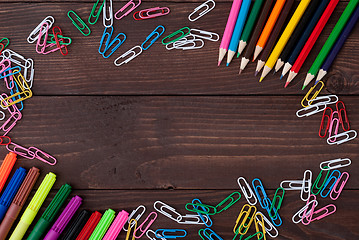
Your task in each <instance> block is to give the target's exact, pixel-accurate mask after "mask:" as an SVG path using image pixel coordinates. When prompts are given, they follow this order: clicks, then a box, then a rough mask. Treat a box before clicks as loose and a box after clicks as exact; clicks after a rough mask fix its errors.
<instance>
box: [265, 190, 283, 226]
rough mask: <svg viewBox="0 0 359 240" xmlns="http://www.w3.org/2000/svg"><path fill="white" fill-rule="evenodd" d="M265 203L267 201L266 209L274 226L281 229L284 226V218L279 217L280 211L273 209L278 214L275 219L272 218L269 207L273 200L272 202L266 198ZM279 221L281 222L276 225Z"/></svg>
mask: <svg viewBox="0 0 359 240" xmlns="http://www.w3.org/2000/svg"><path fill="white" fill-rule="evenodd" d="M263 201H265V202H266V203H267V205H268V207H267V208H265V210H267V213H268V215H269V218H270V220H271V221H272V223H273V225H274V226H276V227H279V226H280V225H282V223H283V221H282V218H281V217H280V216H279V213H278V211H277V209H276V208H275V207H273V210H274V212H276V213H277V214H276V215H275V217H274V218H272V217H271V215H270V208H269V206H270V205H271V200H270V199H269V198H268V197H266V198H265V199H264V200H263ZM277 220H278V221H279V223H276V221H277Z"/></svg>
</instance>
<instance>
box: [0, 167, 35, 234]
mask: <svg viewBox="0 0 359 240" xmlns="http://www.w3.org/2000/svg"><path fill="white" fill-rule="evenodd" d="M39 175H40V170H39V169H38V168H36V167H32V168H31V169H30V170H29V172H28V173H27V175H26V177H25V180H24V182H23V183H22V184H21V186H20V189H19V191H18V192H17V194H16V196H15V198H14V201H12V203H11V205H10V207H9V210H7V212H6V215H5V218H4V220H3V221H2V222H1V225H0V240H4V239H5V238H6V236H7V234H8V233H9V231H10V229H11V227H12V225H13V224H14V222H15V220H16V218H17V216H18V215H19V213H20V211H21V209H22V207H23V206H24V204H25V202H26V199H27V197H28V196H29V194H30V192H31V190H32V188H33V187H34V185H35V183H36V180H37V178H38V177H39Z"/></svg>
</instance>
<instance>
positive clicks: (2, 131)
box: [0, 93, 22, 136]
mask: <svg viewBox="0 0 359 240" xmlns="http://www.w3.org/2000/svg"><path fill="white" fill-rule="evenodd" d="M7 97H8V96H7V95H6V94H5V93H3V94H1V96H0V99H1V102H4V98H7ZM10 101H11V100H10ZM0 106H1V105H0ZM1 108H3V109H4V110H5V109H7V110H8V111H9V113H10V117H9V118H8V119H6V121H5V122H4V123H3V124H2V125H1V127H0V136H5V135H6V134H8V133H9V132H10V131H11V130H12V129H13V128H14V127H15V126H16V123H17V122H18V121H19V120H20V119H21V118H22V114H21V112H20V111H19V110H18V109H17V107H16V105H15V104H14V105H12V106H9V107H6V108H4V107H2V106H1Z"/></svg>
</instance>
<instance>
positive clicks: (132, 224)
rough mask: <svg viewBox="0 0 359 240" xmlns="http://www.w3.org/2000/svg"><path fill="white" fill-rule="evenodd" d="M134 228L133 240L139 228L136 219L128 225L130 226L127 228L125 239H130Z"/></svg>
mask: <svg viewBox="0 0 359 240" xmlns="http://www.w3.org/2000/svg"><path fill="white" fill-rule="evenodd" d="M132 228H133V233H132V239H131V240H135V232H136V230H137V221H136V219H131V220H130V222H129V225H128V228H127V229H126V232H127V234H126V239H125V240H129V239H130V235H131V229H132Z"/></svg>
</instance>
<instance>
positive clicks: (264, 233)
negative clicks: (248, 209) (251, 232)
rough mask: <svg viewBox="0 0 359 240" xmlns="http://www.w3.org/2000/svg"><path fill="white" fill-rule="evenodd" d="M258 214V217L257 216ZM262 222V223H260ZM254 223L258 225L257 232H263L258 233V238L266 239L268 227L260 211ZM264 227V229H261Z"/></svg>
mask: <svg viewBox="0 0 359 240" xmlns="http://www.w3.org/2000/svg"><path fill="white" fill-rule="evenodd" d="M257 216H258V218H257ZM259 223H261V224H259ZM254 224H255V227H256V231H257V233H259V232H260V233H262V235H260V234H259V236H258V234H256V235H257V239H258V240H260V239H263V240H266V229H265V227H264V219H263V216H262V215H261V214H259V213H258V212H256V215H255V218H254ZM260 228H262V229H260Z"/></svg>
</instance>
